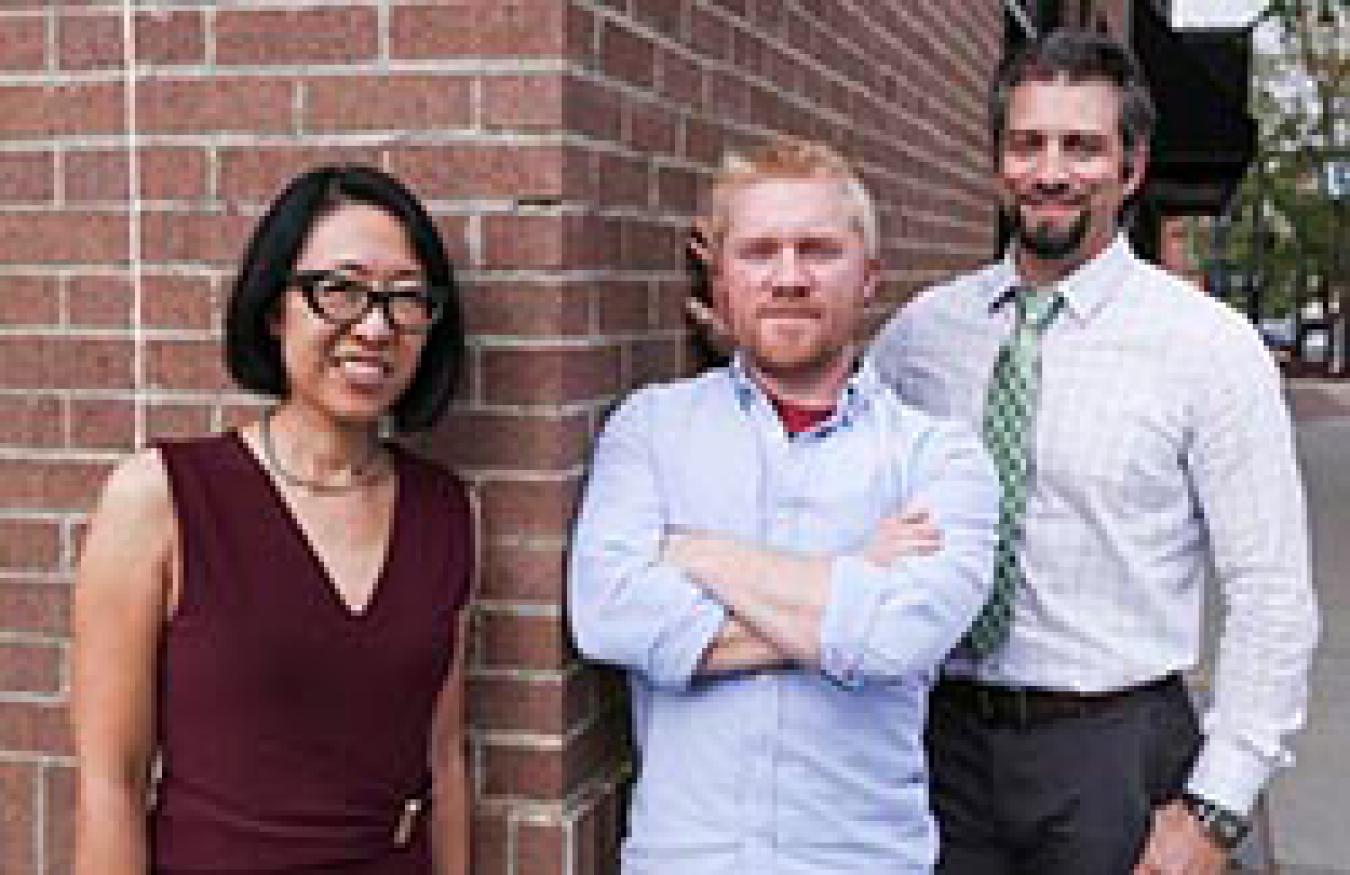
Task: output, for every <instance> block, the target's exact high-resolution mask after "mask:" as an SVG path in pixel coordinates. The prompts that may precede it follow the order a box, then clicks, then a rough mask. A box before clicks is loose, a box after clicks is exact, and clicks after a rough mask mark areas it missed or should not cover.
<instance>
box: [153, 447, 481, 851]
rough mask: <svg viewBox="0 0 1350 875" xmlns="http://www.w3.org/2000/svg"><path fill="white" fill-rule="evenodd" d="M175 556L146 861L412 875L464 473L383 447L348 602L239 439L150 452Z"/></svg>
mask: <svg viewBox="0 0 1350 875" xmlns="http://www.w3.org/2000/svg"><path fill="white" fill-rule="evenodd" d="M158 448H159V451H160V454H161V457H162V458H163V460H164V463H165V466H166V468H167V469H168V474H169V482H170V486H171V489H172V495H173V502H174V509H175V512H176V515H177V519H178V526H179V538H180V543H181V550H182V569H183V575H182V592H181V594H180V600H179V604H178V608H177V611H176V612H175V614H174V616H173V618H172V619H171V620H170V621H169V623H168V626H167V628H166V631H165V636H164V640H163V644H162V647H161V651H160V655H159V674H158V678H157V689H158V709H157V727H156V728H157V732H158V740H159V744H160V753H161V756H162V761H163V772H162V779H161V782H160V784H159V787H158V793H157V801H156V804H155V807H154V810H153V811H152V813H151V820H150V847H151V860H152V869H153V871H154V872H156V873H163V875H177V873H202V872H212V873H218V875H219V873H231V875H244V873H248V875H262V873H301V872H308V873H317V872H323V873H327V875H428V873H430V872H431V871H432V867H431V857H430V850H429V844H428V838H427V835H426V828H425V824H426V820H427V818H426V816H425V815H424V816H422V817H420V818H418V819H417V825H416V827H415V828H414V830H413V834H412V839H411V840H410V841H408V842H407V843H405V844H402V845H400V844H398V843H396V842H395V839H394V836H395V831H396V829H397V827H398V824H399V821H400V818H401V815H402V813H403V809H404V805H405V803H406V801H407V800H408V799H410V798H417V797H424V796H425V795H426V794H427V792H428V790H429V789H430V783H431V775H430V769H429V767H428V762H427V751H428V744H429V739H430V734H431V723H432V714H433V711H434V707H435V703H436V699H437V694H438V693H439V691H440V689H441V687H442V684H443V683H444V680H445V677H446V673H447V671H448V670H449V668H450V663H451V660H452V658H453V654H454V647H455V640H454V639H455V630H456V622H457V614H458V612H459V611H460V609H461V608H462V607H463V606H464V602H465V599H466V597H467V595H468V592H469V586H470V577H471V573H472V567H471V566H472V563H473V545H472V543H471V542H472V537H473V533H472V521H471V514H470V509H469V503H468V500H467V495H466V493H465V491H464V487H463V485H462V484H461V483H460V481H458V480H457V479H456V478H455V477H454V476H453V475H451V474H450V473H448V472H446V471H445V470H443V469H442V468H440V467H438V466H436V465H433V464H431V463H429V462H426V461H423V460H420V459H417V458H416V457H414V456H412V455H410V454H408V453H406V452H404V451H402V450H399V449H397V448H393V459H394V469H395V475H396V476H397V478H398V485H397V494H396V497H395V504H394V519H393V529H392V535H391V538H390V543H389V547H388V552H387V554H386V557H385V563H384V566H383V570H382V572H381V574H380V577H379V580H378V583H377V585H376V589H375V591H374V593H373V595H372V596H371V600H370V603H369V605H368V606H367V607H366V609H365V610H364V611H363V612H361V613H354V612H353V611H351V610H350V609H349V608H348V607H347V606H346V604H345V603H344V602H343V601H342V599H341V597H340V596H339V595H338V592H337V590H336V589H335V588H334V587H333V584H332V582H331V578H330V577H329V575H328V573H327V571H326V570H325V569H324V567H323V565H322V564H321V563H320V561H319V559H318V556H317V554H315V552H314V551H313V549H312V547H311V545H310V543H309V541H308V540H307V539H306V538H305V535H304V533H303V531H302V530H301V528H300V526H299V524H298V522H297V521H296V519H295V517H294V516H293V515H292V514H291V512H290V510H289V508H288V507H287V506H286V504H285V503H284V502H283V500H282V498H281V496H280V493H278V492H277V490H276V488H275V486H274V484H273V482H272V480H271V478H270V476H269V475H268V474H267V473H266V472H265V471H264V470H263V468H262V466H261V465H260V464H259V462H258V460H257V459H256V458H255V457H254V456H253V454H252V453H251V452H250V451H249V450H248V448H247V447H246V446H245V445H244V443H243V441H242V440H241V439H240V438H239V436H238V435H237V434H236V433H233V432H230V433H226V434H222V435H217V436H214V437H209V438H204V439H199V440H191V441H175V442H166V443H162V444H160V445H158Z"/></svg>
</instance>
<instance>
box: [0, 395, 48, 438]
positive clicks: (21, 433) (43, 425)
mask: <svg viewBox="0 0 1350 875" xmlns="http://www.w3.org/2000/svg"><path fill="white" fill-rule="evenodd" d="M60 444H61V402H60V400H59V399H57V398H52V397H45V398H44V397H40V396H26V397H13V396H0V445H4V446H29V447H54V446H59V445H60Z"/></svg>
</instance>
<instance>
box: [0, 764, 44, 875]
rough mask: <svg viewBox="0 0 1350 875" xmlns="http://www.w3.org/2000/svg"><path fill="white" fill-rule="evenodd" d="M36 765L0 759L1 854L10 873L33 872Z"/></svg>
mask: <svg viewBox="0 0 1350 875" xmlns="http://www.w3.org/2000/svg"><path fill="white" fill-rule="evenodd" d="M40 776H41V773H40V772H39V767H38V766H36V765H33V764H31V763H18V762H8V761H5V760H0V854H3V861H4V863H5V871H6V872H9V873H11V875H36V873H37V866H38V864H37V860H38V849H37V846H36V843H35V842H34V837H35V835H36V830H34V828H33V818H34V816H35V815H36V813H37V803H38V780H39V778H40Z"/></svg>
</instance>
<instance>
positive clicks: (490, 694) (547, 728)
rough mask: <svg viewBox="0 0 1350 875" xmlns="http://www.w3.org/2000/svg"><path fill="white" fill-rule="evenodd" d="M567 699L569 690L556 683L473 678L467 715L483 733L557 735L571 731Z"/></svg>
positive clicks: (550, 681) (561, 683)
mask: <svg viewBox="0 0 1350 875" xmlns="http://www.w3.org/2000/svg"><path fill="white" fill-rule="evenodd" d="M565 699H566V686H565V685H564V683H563V682H560V681H556V680H548V681H526V680H519V679H515V678H509V679H508V678H471V679H470V680H469V709H468V713H469V717H470V720H471V721H472V722H473V726H474V728H476V729H478V730H481V731H488V732H493V731H495V732H533V733H539V734H548V735H557V734H561V733H563V732H566V731H567V728H568V724H567V723H566V722H565V721H564V719H563V718H564V710H565V708H566V702H565Z"/></svg>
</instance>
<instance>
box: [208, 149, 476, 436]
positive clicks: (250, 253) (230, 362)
mask: <svg viewBox="0 0 1350 875" xmlns="http://www.w3.org/2000/svg"><path fill="white" fill-rule="evenodd" d="M347 204H365V205H368V206H372V207H375V208H377V209H380V210H383V211H384V212H386V213H388V214H389V215H390V216H391V217H393V218H394V219H395V220H396V221H397V222H398V223H399V224H400V225H402V226H403V229H404V231H405V232H406V233H407V235H408V239H409V241H410V242H411V243H412V248H413V252H414V254H415V255H416V256H417V260H418V262H420V264H421V267H422V272H423V275H424V276H425V278H426V281H427V284H428V285H430V286H431V287H433V288H436V289H439V290H442V291H443V292H444V293H445V296H446V299H445V300H443V301H441V308H442V309H441V316H440V318H439V319H438V320H437V322H436V323H435V325H434V326H433V327H432V329H431V331H430V332H429V334H428V336H427V340H426V345H425V346H424V347H423V349H422V355H421V357H420V358H419V359H418V362H417V370H416V372H415V373H414V374H413V378H412V381H411V382H410V383H409V384H408V388H407V389H406V390H405V391H404V393H403V395H402V396H400V397H399V399H398V400H397V401H396V402H395V403H394V406H393V408H392V409H391V411H390V413H391V415H392V417H393V420H394V425H395V427H396V428H397V429H398V430H400V431H418V430H421V429H425V428H429V427H430V426H431V425H433V424H434V423H435V422H436V420H437V419H439V418H440V416H441V414H442V413H443V412H444V411H445V408H446V405H447V404H449V402H450V397H451V396H452V395H453V394H454V390H455V388H456V386H457V385H458V383H459V376H460V371H461V369H462V367H463V363H464V325H463V317H462V316H461V314H460V305H459V293H458V290H457V287H456V285H455V275H454V269H453V268H452V266H451V264H450V259H449V257H448V256H447V255H446V253H445V245H444V244H443V243H442V242H441V236H440V233H439V232H438V231H437V230H436V225H435V223H434V222H433V221H432V220H431V216H429V215H428V214H427V211H426V209H425V208H424V207H423V206H422V204H421V203H420V202H419V201H418V200H417V198H416V196H414V195H413V193H412V192H410V191H409V190H408V189H407V188H406V187H405V186H404V185H403V183H401V182H399V181H398V180H396V179H394V178H393V177H392V176H390V175H389V174H387V173H384V172H383V171H381V170H377V169H376V168H374V167H367V166H363V165H359V164H342V165H332V166H325V167H317V168H315V169H313V170H309V171H307V172H305V173H302V174H300V175H299V176H297V177H296V178H295V179H293V180H291V182H290V184H289V185H287V186H286V189H285V190H284V191H282V192H281V194H280V195H278V196H277V198H276V200H274V201H273V202H272V205H271V206H270V207H269V208H268V210H267V213H266V214H265V215H264V216H263V217H262V219H260V220H259V221H258V225H257V227H256V228H254V230H253V236H252V238H251V239H250V240H249V243H248V248H247V249H246V250H245V252H244V261H243V264H242V265H241V266H240V269H239V273H238V275H237V276H236V277H235V280H234V285H233V286H232V288H231V290H230V300H229V304H228V307H227V309H226V314H225V362H226V365H227V366H228V368H229V372H230V376H232V377H233V378H234V380H235V382H237V383H238V384H239V385H240V386H242V387H243V388H245V389H248V390H249V391H251V392H256V393H258V394H261V395H270V396H272V397H274V398H284V397H286V396H287V395H288V394H289V392H290V386H289V381H288V379H287V375H286V369H285V364H284V362H283V361H282V358H281V344H280V341H279V340H278V339H277V337H276V335H275V334H274V333H273V332H272V329H271V320H272V318H273V317H274V315H275V313H276V312H277V306H278V301H279V299H280V298H281V296H282V294H283V293H284V292H285V291H286V287H287V285H288V283H289V281H290V277H291V272H292V271H293V270H294V268H295V263H296V261H297V260H298V259H299V257H300V252H301V250H302V249H303V248H304V245H305V242H306V241H307V240H308V239H309V234H310V231H311V229H313V227H314V225H315V223H316V222H318V220H319V219H321V218H323V217H324V216H328V215H331V214H332V213H333V212H335V211H336V210H338V209H339V208H340V207H343V206H345V205H347Z"/></svg>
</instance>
